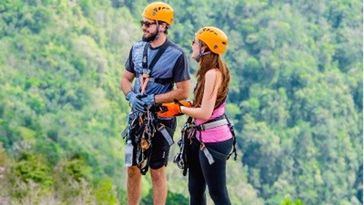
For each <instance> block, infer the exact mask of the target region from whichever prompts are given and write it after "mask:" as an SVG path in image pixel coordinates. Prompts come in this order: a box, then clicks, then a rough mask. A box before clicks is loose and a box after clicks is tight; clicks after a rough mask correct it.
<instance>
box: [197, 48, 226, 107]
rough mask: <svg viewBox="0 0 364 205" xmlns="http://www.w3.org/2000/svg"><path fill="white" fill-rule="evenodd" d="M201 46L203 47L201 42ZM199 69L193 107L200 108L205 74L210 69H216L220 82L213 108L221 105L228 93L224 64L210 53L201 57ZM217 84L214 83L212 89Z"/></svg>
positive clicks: (214, 54) (219, 57) (217, 56)
mask: <svg viewBox="0 0 364 205" xmlns="http://www.w3.org/2000/svg"><path fill="white" fill-rule="evenodd" d="M200 43H201V45H205V44H204V43H203V42H201V41H200ZM208 50H209V49H208V47H207V46H206V49H205V52H206V51H208ZM199 64H200V65H199V66H200V69H198V71H197V74H196V77H197V84H196V87H195V90H194V101H193V105H194V107H198V106H201V102H202V97H203V92H204V88H205V74H206V72H207V71H209V70H211V69H218V70H219V71H220V72H221V74H222V75H221V76H222V82H221V85H220V87H219V90H218V91H217V97H216V102H215V108H216V107H217V106H219V105H221V104H222V103H223V101H224V100H225V99H226V96H227V94H228V91H229V88H228V87H229V82H230V71H229V69H228V67H227V66H226V64H225V63H224V62H223V61H222V59H221V56H220V55H218V54H216V53H213V52H210V53H209V54H207V55H204V56H201V59H200V63H199ZM216 83H217V82H215V83H214V85H213V86H214V88H215V85H216Z"/></svg>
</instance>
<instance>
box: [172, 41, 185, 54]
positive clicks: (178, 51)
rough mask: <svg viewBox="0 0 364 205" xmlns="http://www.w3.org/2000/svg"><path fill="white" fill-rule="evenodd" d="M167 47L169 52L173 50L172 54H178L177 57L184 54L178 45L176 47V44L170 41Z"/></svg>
mask: <svg viewBox="0 0 364 205" xmlns="http://www.w3.org/2000/svg"><path fill="white" fill-rule="evenodd" d="M169 46H170V48H171V50H173V51H174V52H176V53H178V54H179V55H180V54H184V51H183V49H182V48H181V47H180V46H179V45H177V44H176V43H174V42H173V41H171V40H169Z"/></svg>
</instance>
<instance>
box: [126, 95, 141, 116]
mask: <svg viewBox="0 0 364 205" xmlns="http://www.w3.org/2000/svg"><path fill="white" fill-rule="evenodd" d="M139 98H140V95H137V94H136V93H134V92H133V91H130V92H128V94H126V100H128V101H129V103H130V105H131V109H132V110H134V111H139V112H144V111H145V110H144V105H145V104H144V102H143V101H142V100H140V99H139Z"/></svg>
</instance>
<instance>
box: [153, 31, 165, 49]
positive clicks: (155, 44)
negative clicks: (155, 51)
mask: <svg viewBox="0 0 364 205" xmlns="http://www.w3.org/2000/svg"><path fill="white" fill-rule="evenodd" d="M166 40H167V36H166V34H164V33H160V34H159V36H158V39H155V40H154V41H152V42H150V46H151V47H152V48H157V47H159V46H161V45H162V44H163V43H164V42H166Z"/></svg>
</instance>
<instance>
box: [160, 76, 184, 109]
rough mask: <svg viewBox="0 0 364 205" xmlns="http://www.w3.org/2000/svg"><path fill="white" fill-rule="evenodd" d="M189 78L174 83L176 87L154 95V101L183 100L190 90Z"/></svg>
mask: <svg viewBox="0 0 364 205" xmlns="http://www.w3.org/2000/svg"><path fill="white" fill-rule="evenodd" d="M190 86H191V82H190V80H184V81H181V82H178V83H176V88H175V89H173V90H171V91H169V92H167V93H163V94H159V95H156V96H155V103H165V102H173V100H174V99H177V100H183V99H186V98H188V95H189V91H190Z"/></svg>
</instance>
